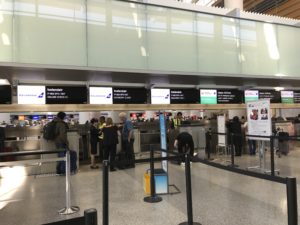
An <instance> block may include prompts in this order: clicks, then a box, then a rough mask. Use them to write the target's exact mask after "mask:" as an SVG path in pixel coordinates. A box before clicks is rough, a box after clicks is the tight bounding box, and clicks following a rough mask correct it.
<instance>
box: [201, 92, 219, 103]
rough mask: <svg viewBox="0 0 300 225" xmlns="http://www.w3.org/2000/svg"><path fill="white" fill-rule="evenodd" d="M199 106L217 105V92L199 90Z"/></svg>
mask: <svg viewBox="0 0 300 225" xmlns="http://www.w3.org/2000/svg"><path fill="white" fill-rule="evenodd" d="M200 102H201V104H217V90H206V89H201V90H200Z"/></svg>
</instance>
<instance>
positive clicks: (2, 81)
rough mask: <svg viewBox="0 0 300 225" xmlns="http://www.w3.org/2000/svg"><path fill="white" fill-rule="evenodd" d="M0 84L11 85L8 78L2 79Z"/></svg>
mask: <svg viewBox="0 0 300 225" xmlns="http://www.w3.org/2000/svg"><path fill="white" fill-rule="evenodd" d="M0 85H10V83H9V81H8V80H7V79H0Z"/></svg>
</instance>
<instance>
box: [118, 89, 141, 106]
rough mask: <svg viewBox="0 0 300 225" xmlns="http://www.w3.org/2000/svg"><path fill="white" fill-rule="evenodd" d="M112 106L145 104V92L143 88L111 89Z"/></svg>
mask: <svg viewBox="0 0 300 225" xmlns="http://www.w3.org/2000/svg"><path fill="white" fill-rule="evenodd" d="M113 103H114V104H145V103H147V90H146V89H145V88H113Z"/></svg>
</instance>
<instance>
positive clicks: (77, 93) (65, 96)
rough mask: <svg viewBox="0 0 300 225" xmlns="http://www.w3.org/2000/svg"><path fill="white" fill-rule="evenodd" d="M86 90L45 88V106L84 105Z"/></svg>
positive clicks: (61, 87)
mask: <svg viewBox="0 0 300 225" xmlns="http://www.w3.org/2000/svg"><path fill="white" fill-rule="evenodd" d="M86 103H87V89H86V87H84V86H80V87H78V86H77V87H71V86H47V87H46V104H86Z"/></svg>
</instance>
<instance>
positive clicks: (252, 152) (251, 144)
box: [248, 139, 256, 155]
mask: <svg viewBox="0 0 300 225" xmlns="http://www.w3.org/2000/svg"><path fill="white" fill-rule="evenodd" d="M248 146H249V153H250V155H255V152H256V141H255V140H250V139H249V140H248Z"/></svg>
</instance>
